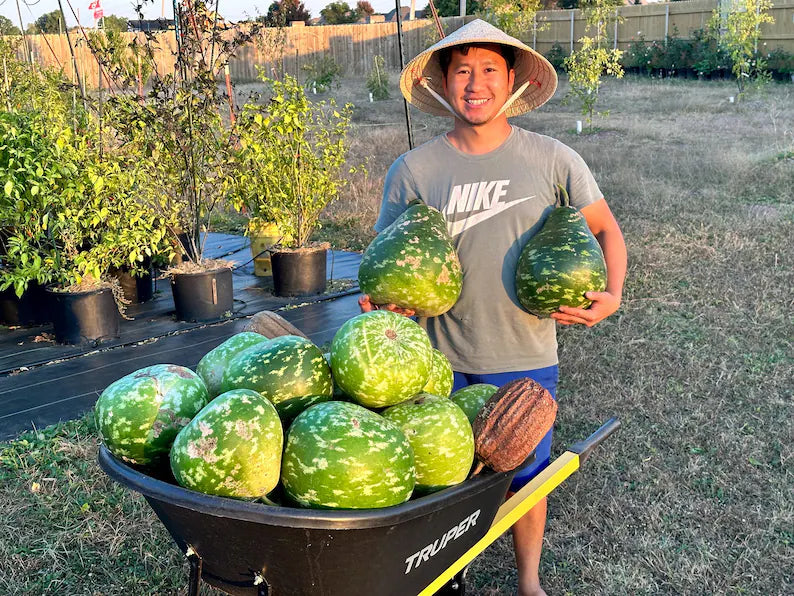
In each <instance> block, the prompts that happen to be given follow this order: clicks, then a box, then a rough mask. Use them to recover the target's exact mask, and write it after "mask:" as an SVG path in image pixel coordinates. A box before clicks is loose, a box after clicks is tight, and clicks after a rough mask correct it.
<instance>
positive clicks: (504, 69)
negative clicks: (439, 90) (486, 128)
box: [444, 45, 515, 126]
mask: <svg viewBox="0 0 794 596" xmlns="http://www.w3.org/2000/svg"><path fill="white" fill-rule="evenodd" d="M514 80H515V71H514V70H513V69H510V68H508V66H507V62H506V61H505V59H504V58H503V57H502V54H500V53H499V50H498V46H495V45H488V46H482V47H477V46H473V47H470V48H469V51H468V53H467V54H466V55H463V54H461V53H460V52H459V51H458V50H453V51H452V60H451V61H450V64H449V68H448V69H447V72H446V76H445V77H444V93H445V95H446V98H447V101H448V102H449V104H450V105H451V106H452V108H453V109H454V110H455V112H456V113H457V114H458V116H459V117H460V119H461V120H463V121H464V122H466V123H468V124H470V125H472V126H477V125H481V124H485V123H486V122H488V121H490V120H491V118H493V117H494V115H496V113H497V112H498V111H499V109H500V108H501V107H502V106H503V105H504V103H505V101H507V98H508V97H509V96H510V92H511V91H512V90H513V82H514Z"/></svg>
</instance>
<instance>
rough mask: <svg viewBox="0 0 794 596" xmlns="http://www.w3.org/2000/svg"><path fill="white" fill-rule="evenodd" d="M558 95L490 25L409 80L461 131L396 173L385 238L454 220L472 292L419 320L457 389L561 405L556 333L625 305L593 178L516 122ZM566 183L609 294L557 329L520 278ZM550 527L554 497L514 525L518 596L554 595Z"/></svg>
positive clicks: (405, 161) (403, 159)
mask: <svg viewBox="0 0 794 596" xmlns="http://www.w3.org/2000/svg"><path fill="white" fill-rule="evenodd" d="M556 86H557V76H556V73H555V72H554V69H553V67H552V66H551V65H550V64H549V63H548V61H546V60H545V58H543V57H542V56H541V55H540V54H537V53H536V52H534V51H533V50H532V49H531V48H529V47H527V46H526V45H524V44H523V43H521V42H520V41H519V40H517V39H514V38H512V37H510V36H508V35H506V34H505V33H504V32H502V31H500V30H499V29H497V28H495V27H493V26H491V25H489V24H487V23H485V22H483V21H481V20H475V21H472V22H471V23H469V24H467V25H465V26H464V27H461V28H460V29H458V30H457V31H455V32H454V33H452V34H451V35H449V36H447V37H446V38H444V39H442V40H441V41H440V42H438V43H436V44H435V45H433V46H431V47H430V48H428V49H427V50H425V51H424V52H422V53H421V54H419V55H418V56H417V57H416V58H414V59H413V60H412V61H411V62H410V63H409V64H408V65H407V66H406V67H405V69H404V70H403V72H402V74H401V77H400V87H401V89H402V92H403V94H404V95H405V97H406V98H407V99H408V101H410V102H411V103H412V104H413V105H415V106H416V107H418V108H419V109H421V110H423V111H425V112H428V113H431V114H436V115H449V114H451V115H452V116H453V117H454V125H453V128H452V130H451V131H450V132H448V133H446V134H444V135H441V136H439V137H436V138H435V139H432V140H431V141H429V142H427V143H425V144H424V145H422V146H421V147H417V148H416V149H414V150H413V151H410V152H408V153H406V154H404V155H402V156H400V157H399V158H398V159H397V160H396V161H395V162H394V164H393V165H392V166H391V168H390V169H389V172H388V174H387V176H386V181H385V184H384V193H383V203H382V205H381V211H380V215H379V218H378V221H377V223H376V225H375V229H376V230H377V231H381V230H383V229H384V228H385V227H386V226H388V225H389V224H391V223H392V222H393V221H394V220H395V219H396V218H397V217H398V216H399V214H400V213H402V211H403V210H404V209H405V208H406V207H407V205H408V203H409V202H410V201H411V200H413V199H415V198H420V199H422V200H423V201H424V202H425V203H427V204H428V205H431V206H433V207H436V208H437V209H439V210H440V211H441V212H442V213H443V214H444V215H445V217H446V218H447V227H448V230H449V232H450V235H451V236H452V238H453V241H454V243H455V247H456V249H457V251H458V255H459V256H460V260H461V265H462V267H463V291H462V293H461V296H460V298H459V300H458V302H457V303H456V304H455V306H454V307H453V308H452V309H451V310H450V311H448V312H447V313H444V314H443V315H440V316H438V317H431V318H420V319H419V323H420V324H421V325H422V326H423V327H424V328H425V329H426V330H427V332H428V335H429V336H430V339H431V340H432V342H433V345H434V346H435V347H436V348H438V349H439V350H441V351H442V352H443V353H444V354H446V356H447V357H448V358H449V360H450V362H451V363H452V367H453V370H454V371H455V389H458V388H460V387H463V386H465V385H467V384H472V383H493V384H495V385H503V384H504V383H506V382H507V381H509V380H511V379H514V378H519V377H527V376H528V377H531V378H533V379H535V380H536V381H538V382H539V383H541V384H542V385H544V386H545V387H546V388H547V389H548V390H549V392H550V393H552V395H554V394H555V390H556V385H557V341H556V330H555V322H557V323H560V324H562V325H572V324H582V325H587V326H591V325H594V324H596V323H598V322H599V321H601V320H602V319H604V318H606V317H608V316H609V315H611V314H612V313H614V312H615V311H616V310H617V309H618V307H619V306H620V300H621V294H622V291H623V280H624V277H625V273H626V247H625V244H624V242H623V236H622V234H621V232H620V228H619V227H618V224H617V222H616V221H615V218H614V217H613V215H612V212H611V210H610V209H609V206H608V205H607V203H606V201H605V200H604V198H603V196H602V195H601V192H600V190H599V188H598V185H597V184H596V182H595V180H594V179H593V176H592V174H591V173H590V170H589V169H588V168H587V166H586V165H585V163H584V161H583V160H582V158H581V157H580V156H579V155H578V154H577V153H576V152H574V151H573V150H572V149H570V148H569V147H566V146H565V145H563V144H562V143H560V142H559V141H557V140H555V139H551V138H549V137H545V136H542V135H538V134H535V133H531V132H529V131H526V130H523V129H520V128H517V127H514V126H512V125H510V124H509V123H508V120H507V118H508V116H515V115H518V114H523V113H526V112H528V111H530V110H532V109H535V108H537V107H539V106H540V105H542V104H543V103H545V102H546V101H548V99H549V98H551V96H552V95H553V94H554V90H555V89H556ZM448 113H449V114H448ZM556 184H561V185H563V186H564V187H565V188H566V190H567V191H568V194H569V195H570V198H571V204H572V205H573V206H575V207H576V208H578V209H579V210H580V212H581V213H582V215H583V216H584V217H585V220H586V221H587V224H588V226H589V227H590V229H591V230H592V232H593V234H594V235H595V237H596V238H597V240H598V242H599V244H600V245H601V247H602V249H603V251H604V258H605V260H606V264H607V286H606V291H604V292H590V293H588V294H587V297H588V298H589V299H590V300H592V305H591V306H590V307H589V308H587V309H581V308H569V307H561V308H560V311H559V312H555V313H553V314H552V315H551V319H539V318H537V317H535V316H533V315H531V314H529V313H527V312H526V311H524V310H523V309H522V308H521V306H520V304H519V302H518V299H517V298H516V292H515V270H516V264H517V262H518V257H519V255H520V252H521V249H522V248H523V246H524V245H525V244H526V242H527V240H528V239H529V238H530V237H531V236H532V235H533V234H534V233H536V232H537V231H538V230H539V229H540V227H541V225H542V223H543V221H544V219H545V217H546V216H547V215H548V213H549V212H550V211H551V210H552V209H553V208H554V205H555V203H556V196H555V185H556ZM360 303H361V308H362V310H363V311H368V310H372V309H373V308H388V309H390V310H395V311H397V312H401V313H403V314H406V315H409V316H410V315H412V314H413V313H412V312H411V311H410V310H404V309H401V308H399V307H396V306H395V305H379V306H378V305H373V304H371V303H370V302H369V298H368V297H367V296H364V297H362V298H361V300H360ZM550 448H551V432H549V434H548V435H547V436H546V437H545V438H544V439H543V442H542V443H541V445H540V446H539V447H538V448H537V450H536V460H535V462H534V463H533V464H530V465H529V466H527V467H525V468H523V469H521V470H519V471H518V472H517V474H516V478H515V480H514V482H513V485H512V486H511V491H516V490H518V489H519V488H520V487H521V486H523V485H524V484H526V483H527V482H528V481H529V480H530V479H531V478H532V477H533V476H535V475H536V474H537V473H538V472H539V471H540V470H541V469H542V468H543V467H545V466H546V465H547V464H548V462H549V458H550ZM545 523H546V501H545V499H544V500H543V501H542V502H540V503H538V505H536V506H535V507H534V508H533V509H532V510H531V511H529V512H528V513H527V514H526V515H525V516H524V517H523V518H522V519H521V520H519V522H518V523H517V524H516V525H515V526H514V528H513V538H514V546H515V554H516V564H517V568H518V580H519V585H518V594H519V596H528V595H530V594H533V595H538V594H545V592H544V591H543V589H542V588H541V586H540V580H539V577H538V567H539V564H540V552H541V547H542V542H543V532H544V528H545Z"/></svg>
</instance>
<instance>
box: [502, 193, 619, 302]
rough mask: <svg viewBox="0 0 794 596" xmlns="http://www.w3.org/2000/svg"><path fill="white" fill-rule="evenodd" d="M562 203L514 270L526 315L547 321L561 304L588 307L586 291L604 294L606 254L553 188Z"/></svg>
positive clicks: (524, 249)
mask: <svg viewBox="0 0 794 596" xmlns="http://www.w3.org/2000/svg"><path fill="white" fill-rule="evenodd" d="M557 188H558V196H559V199H560V205H559V206H558V207H557V208H556V209H554V211H552V212H551V213H550V214H549V216H548V217H547V218H546V221H545V222H544V224H543V227H542V228H541V229H540V231H539V232H538V233H537V234H535V235H534V236H532V238H530V239H529V242H527V244H526V245H525V246H524V248H523V249H522V250H521V256H520V257H519V259H518V266H517V267H516V294H517V296H518V301H519V302H520V303H521V305H522V306H523V307H524V308H525V309H526V310H527V311H529V312H530V313H532V314H533V315H535V316H538V317H548V316H549V315H550V314H551V313H553V312H555V311H557V310H559V308H560V306H562V305H565V306H573V307H578V308H587V307H588V306H590V304H591V301H590V300H588V299H587V298H585V292H603V291H604V289H605V288H606V280H607V267H606V263H605V262H604V253H603V252H602V251H601V246H600V245H599V244H598V241H597V240H596V239H595V236H593V233H592V232H591V231H590V228H588V227H587V222H586V221H585V218H584V216H583V215H582V214H581V213H579V211H577V210H576V208H574V207H571V205H570V199H569V198H568V193H567V192H566V191H565V189H564V188H563V187H562V186H559V185H558V186H557Z"/></svg>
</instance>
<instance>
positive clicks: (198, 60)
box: [92, 2, 258, 321]
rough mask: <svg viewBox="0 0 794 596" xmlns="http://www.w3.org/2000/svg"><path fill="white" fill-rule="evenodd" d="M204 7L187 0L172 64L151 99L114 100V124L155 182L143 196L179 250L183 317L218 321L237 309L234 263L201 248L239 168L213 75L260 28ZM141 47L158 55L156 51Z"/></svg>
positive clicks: (153, 80) (122, 77) (176, 289)
mask: <svg viewBox="0 0 794 596" xmlns="http://www.w3.org/2000/svg"><path fill="white" fill-rule="evenodd" d="M205 11H206V7H205V6H204V4H203V3H202V2H193V3H189V2H186V3H180V10H179V14H178V15H177V22H178V24H179V28H178V30H179V35H178V40H177V41H178V43H177V46H178V47H177V49H176V51H175V53H174V68H173V71H171V72H167V73H166V72H162V70H161V69H158V68H152V69H151V76H150V78H149V85H150V91H149V93H148V94H147V95H146V97H144V98H139V97H136V96H135V94H131V93H128V94H118V95H115V96H113V97H112V98H109V100H108V106H107V118H108V125H109V126H110V127H111V128H112V129H113V131H114V134H115V135H116V137H117V138H118V139H119V140H120V142H121V143H122V144H125V145H129V146H130V147H134V148H135V151H136V152H137V154H138V156H139V159H140V160H141V162H142V163H143V164H144V167H146V168H148V172H147V175H146V179H147V180H148V181H150V183H151V187H150V188H149V189H148V192H146V193H144V194H145V196H146V197H148V200H149V202H150V205H151V206H152V207H153V208H154V209H155V210H156V211H157V213H158V214H159V215H160V216H161V217H162V218H163V220H164V221H165V222H166V227H167V229H168V232H169V236H170V238H171V242H172V244H173V246H174V249H175V251H176V252H177V253H181V255H182V258H180V259H178V260H177V262H176V263H173V264H172V266H171V267H170V268H169V269H168V274H169V275H170V278H171V288H172V292H173V296H174V305H175V308H176V316H177V319H180V320H195V321H209V320H217V319H219V318H221V317H223V316H224V315H227V314H229V313H230V312H231V310H232V304H233V287H232V271H231V264H230V263H228V262H225V261H219V260H214V259H209V258H207V257H206V256H205V254H204V248H205V243H206V238H207V233H208V232H209V231H210V228H211V225H210V223H211V217H212V215H213V213H214V212H215V210H216V209H217V208H218V207H219V206H221V205H223V204H224V202H225V201H226V200H227V198H228V195H229V192H230V188H231V186H232V184H233V181H234V179H235V176H236V172H235V169H234V168H235V162H234V160H233V159H232V157H233V145H234V135H233V125H232V124H231V123H229V122H226V121H225V118H224V116H222V113H224V112H225V104H226V99H225V98H224V96H223V94H222V93H221V92H220V91H219V88H218V84H217V80H216V78H217V76H218V75H219V72H220V71H221V70H222V69H223V67H224V65H225V64H226V63H227V61H228V59H229V57H230V56H231V55H232V54H233V53H234V51H236V49H237V48H238V47H240V45H242V44H244V43H246V42H248V41H250V40H251V38H252V36H253V35H254V34H255V33H256V32H257V31H258V28H257V27H251V28H249V29H246V30H244V31H237V32H235V33H234V34H232V35H221V34H220V32H219V31H218V30H217V19H207V18H205V17H206V14H205ZM146 39H147V44H149V45H150V46H154V45H157V44H159V43H160V40H159V39H158V38H156V37H154V36H151V35H147V37H146ZM92 50H94V52H95V55H97V56H98V59H99V60H100V61H101V62H103V64H106V65H107V67H108V71H109V72H110V73H112V75H113V76H114V77H115V78H117V79H118V80H119V81H120V83H119V85H120V86H124V85H126V86H128V87H130V86H131V83H132V82H131V81H130V80H129V73H128V72H127V71H126V70H125V69H123V68H114V62H113V60H112V59H111V58H110V57H109V56H108V55H107V54H103V50H102V48H98V47H97V46H94V47H92ZM117 51H118V50H117ZM140 54H143V56H144V58H143V59H146V60H151V56H152V55H153V52H152V51H145V52H139V55H140ZM118 62H119V61H118V60H117V61H116V63H118ZM232 120H233V118H232Z"/></svg>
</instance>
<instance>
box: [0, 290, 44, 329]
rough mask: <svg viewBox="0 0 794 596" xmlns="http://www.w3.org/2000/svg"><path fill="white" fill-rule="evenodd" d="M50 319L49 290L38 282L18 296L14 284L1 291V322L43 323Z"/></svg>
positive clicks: (11, 323)
mask: <svg viewBox="0 0 794 596" xmlns="http://www.w3.org/2000/svg"><path fill="white" fill-rule="evenodd" d="M49 320H50V309H49V303H48V301H47V292H46V291H45V290H44V288H43V287H42V286H40V285H39V284H37V283H35V282H34V283H30V284H28V289H27V290H25V293H24V294H22V297H21V298H18V297H17V295H16V292H14V288H13V286H12V287H10V288H7V289H5V290H3V291H2V292H0V324H3V325H14V326H17V325H19V326H28V325H43V324H44V323H47V322H49Z"/></svg>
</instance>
